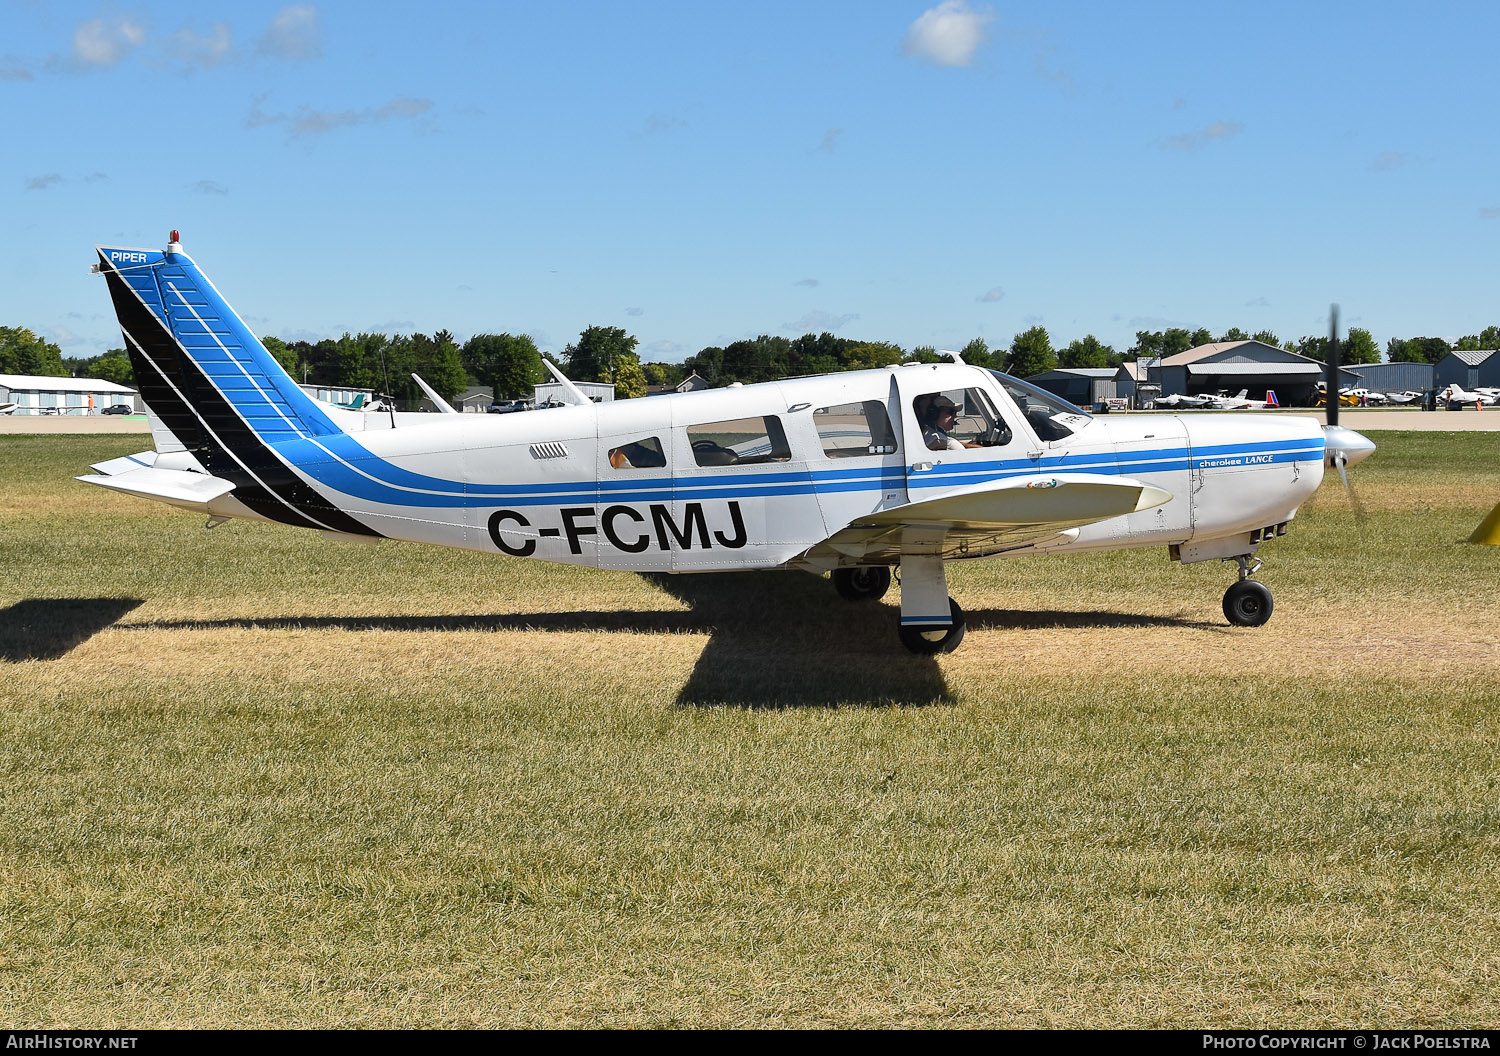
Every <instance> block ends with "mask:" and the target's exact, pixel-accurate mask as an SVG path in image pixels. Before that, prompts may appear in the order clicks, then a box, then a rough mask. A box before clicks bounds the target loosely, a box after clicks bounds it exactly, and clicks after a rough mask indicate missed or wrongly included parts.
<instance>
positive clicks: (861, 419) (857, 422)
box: [813, 400, 896, 458]
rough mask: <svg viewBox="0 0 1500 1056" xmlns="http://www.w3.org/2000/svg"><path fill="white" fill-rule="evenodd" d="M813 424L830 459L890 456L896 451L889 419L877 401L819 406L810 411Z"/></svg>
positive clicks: (893, 433)
mask: <svg viewBox="0 0 1500 1056" xmlns="http://www.w3.org/2000/svg"><path fill="white" fill-rule="evenodd" d="M813 425H814V426H815V427H816V428H817V430H818V439H819V440H821V441H822V444H823V454H825V455H827V456H828V457H829V458H856V457H859V456H863V455H889V454H893V453H894V452H895V450H896V433H895V430H893V429H892V428H891V416H890V415H888V414H887V413H886V411H885V404H884V403H882V402H881V401H880V400H865V401H863V402H862V403H840V404H836V405H834V406H832V407H819V408H818V409H817V410H815V411H813Z"/></svg>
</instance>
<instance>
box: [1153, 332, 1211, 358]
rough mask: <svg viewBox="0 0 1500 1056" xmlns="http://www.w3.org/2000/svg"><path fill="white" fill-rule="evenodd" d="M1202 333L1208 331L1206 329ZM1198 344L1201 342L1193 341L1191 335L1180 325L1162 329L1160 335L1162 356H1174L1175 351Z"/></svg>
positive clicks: (1183, 350) (1181, 350)
mask: <svg viewBox="0 0 1500 1056" xmlns="http://www.w3.org/2000/svg"><path fill="white" fill-rule="evenodd" d="M1203 333H1208V331H1207V330H1205V331H1203ZM1198 344H1201V342H1196V341H1194V340H1193V335H1192V334H1190V333H1189V332H1188V331H1186V330H1183V329H1182V328H1180V327H1177V328H1173V329H1171V330H1164V331H1162V335H1161V354H1162V355H1163V356H1175V355H1177V353H1179V352H1186V351H1187V350H1188V349H1190V348H1193V347H1195V346H1196V345H1198Z"/></svg>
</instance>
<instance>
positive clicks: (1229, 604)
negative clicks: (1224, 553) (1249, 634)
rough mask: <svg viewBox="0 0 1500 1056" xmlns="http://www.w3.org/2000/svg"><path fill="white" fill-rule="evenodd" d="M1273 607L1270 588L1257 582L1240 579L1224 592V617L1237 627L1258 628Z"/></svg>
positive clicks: (1268, 616) (1268, 617) (1274, 605)
mask: <svg viewBox="0 0 1500 1056" xmlns="http://www.w3.org/2000/svg"><path fill="white" fill-rule="evenodd" d="M1275 607H1276V604H1275V602H1274V601H1273V600H1272V599H1271V588H1269V587H1267V586H1266V585H1265V584H1264V583H1262V582H1260V581H1259V580H1254V579H1242V580H1240V581H1239V582H1238V583H1235V584H1233V585H1232V586H1231V587H1230V588H1229V589H1228V590H1226V591H1225V592H1224V616H1225V618H1226V619H1228V620H1229V622H1230V623H1232V624H1235V625H1236V626H1238V627H1259V626H1260V625H1261V624H1263V623H1265V622H1266V621H1267V620H1269V619H1270V618H1271V612H1272V610H1273V609H1275Z"/></svg>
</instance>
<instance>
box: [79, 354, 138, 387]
mask: <svg viewBox="0 0 1500 1056" xmlns="http://www.w3.org/2000/svg"><path fill="white" fill-rule="evenodd" d="M83 376H84V377H87V378H99V379H101V380H103V381H112V382H114V383H115V384H116V385H125V386H131V387H133V386H134V385H135V368H133V367H132V366H131V365H130V357H129V356H127V355H126V354H125V350H124V349H123V348H112V349H110V350H109V351H108V352H106V353H104V355H102V356H99V357H97V358H96V359H95V360H94V361H93V362H92V363H90V364H89V369H88V373H87V374H85V375H83Z"/></svg>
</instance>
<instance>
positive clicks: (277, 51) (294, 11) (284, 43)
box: [255, 4, 323, 59]
mask: <svg viewBox="0 0 1500 1056" xmlns="http://www.w3.org/2000/svg"><path fill="white" fill-rule="evenodd" d="M321 36H322V35H321V33H320V32H319V30H318V9H317V7H315V6H314V5H312V4H288V5H287V6H286V7H283V8H282V9H281V10H280V11H278V12H276V17H275V18H274V19H272V20H271V24H270V26H268V27H267V28H266V31H265V33H264V34H263V35H262V36H261V38H260V43H259V44H257V45H256V47H255V50H256V51H257V52H259V53H260V54H262V55H269V56H271V57H272V58H277V59H315V58H317V57H318V56H319V55H320V54H321V53H322V51H323V44H322V39H321Z"/></svg>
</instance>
